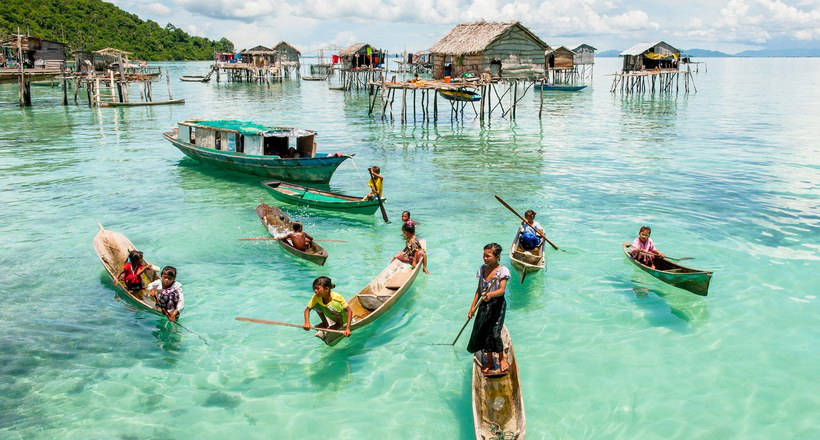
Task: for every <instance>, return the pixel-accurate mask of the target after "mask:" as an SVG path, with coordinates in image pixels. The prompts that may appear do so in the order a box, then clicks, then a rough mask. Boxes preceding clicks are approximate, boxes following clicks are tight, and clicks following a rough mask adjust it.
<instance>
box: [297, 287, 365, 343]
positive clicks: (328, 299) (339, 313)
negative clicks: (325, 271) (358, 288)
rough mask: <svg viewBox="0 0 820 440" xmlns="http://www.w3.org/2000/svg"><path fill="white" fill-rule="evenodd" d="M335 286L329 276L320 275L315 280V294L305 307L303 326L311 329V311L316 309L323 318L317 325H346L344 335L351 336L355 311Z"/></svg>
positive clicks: (338, 326)
mask: <svg viewBox="0 0 820 440" xmlns="http://www.w3.org/2000/svg"><path fill="white" fill-rule="evenodd" d="M335 287H336V286H335V285H333V281H331V280H330V278H328V277H318V278H316V279H315V280H313V296H312V297H311V298H310V302H308V305H307V307H306V308H305V324H304V325H303V326H302V328H304V329H305V330H310V311H311V310H316V313H318V314H319V318H321V319H322V323H321V325H318V326H317V327H324V328H332V329H339V328H341V327H342V325H345V330H344V335H345V337H347V336H350V323H351V321H352V319H353V312H351V310H350V306H349V305H347V302H345V298H344V297H343V296H342V295H339V294H338V293H336V292H334V291H333V290H332V289H333V288H335ZM327 318H330V319H331V320H333V322H334V325H333V327H331V326H330V323H329V322H328V321H327Z"/></svg>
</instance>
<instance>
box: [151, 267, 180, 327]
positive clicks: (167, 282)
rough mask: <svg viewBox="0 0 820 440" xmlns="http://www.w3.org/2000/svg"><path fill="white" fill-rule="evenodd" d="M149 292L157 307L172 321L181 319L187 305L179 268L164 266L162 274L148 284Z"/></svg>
mask: <svg viewBox="0 0 820 440" xmlns="http://www.w3.org/2000/svg"><path fill="white" fill-rule="evenodd" d="M148 293H149V294H150V295H151V297H152V298H154V301H155V302H156V304H157V309H159V311H160V312H162V314H163V315H165V316H167V317H168V319H170V320H171V321H176V320H177V319H179V314H180V313H181V312H182V309H183V307H185V297H184V296H183V295H182V284H180V283H179V282H178V281H177V269H176V268H175V267H173V266H165V267H163V268H162V275H161V276H160V277H159V279H158V280H155V281H154V282H152V283H151V284H149V285H148Z"/></svg>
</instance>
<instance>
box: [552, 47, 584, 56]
mask: <svg viewBox="0 0 820 440" xmlns="http://www.w3.org/2000/svg"><path fill="white" fill-rule="evenodd" d="M554 52H569V53H570V54H572V55H578V54H577V53H575V51H574V50H570V49H569V48H568V47H566V46H560V47H556V48H552V47H550V46H547V50H546V51H544V54H545V55H548V54H551V53H554Z"/></svg>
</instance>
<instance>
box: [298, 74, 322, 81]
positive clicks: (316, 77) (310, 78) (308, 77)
mask: <svg viewBox="0 0 820 440" xmlns="http://www.w3.org/2000/svg"><path fill="white" fill-rule="evenodd" d="M326 79H327V76H326V75H302V80H303V81H324V80H326Z"/></svg>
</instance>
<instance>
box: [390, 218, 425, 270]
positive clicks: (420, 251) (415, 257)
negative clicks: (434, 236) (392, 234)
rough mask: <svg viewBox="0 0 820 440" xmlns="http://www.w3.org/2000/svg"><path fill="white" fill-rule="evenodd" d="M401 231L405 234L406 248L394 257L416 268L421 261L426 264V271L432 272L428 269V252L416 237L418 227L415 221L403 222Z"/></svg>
mask: <svg viewBox="0 0 820 440" xmlns="http://www.w3.org/2000/svg"><path fill="white" fill-rule="evenodd" d="M401 232H402V235H404V242H405V246H404V249H403V250H402V251H401V252H399V253H398V254H396V255H395V256H394V257H393V259H397V260H399V261H403V262H405V263H408V264H410V268H411V269H412V268H415V267H416V266H417V265H418V264H419V262H422V263H423V264H424V273H426V274H428V275H429V274H430V272H429V271H428V270H427V252H424V248H423V247H421V242H419V239H418V238H416V227H415V226H414V225H413V222H406V223H402V225H401Z"/></svg>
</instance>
